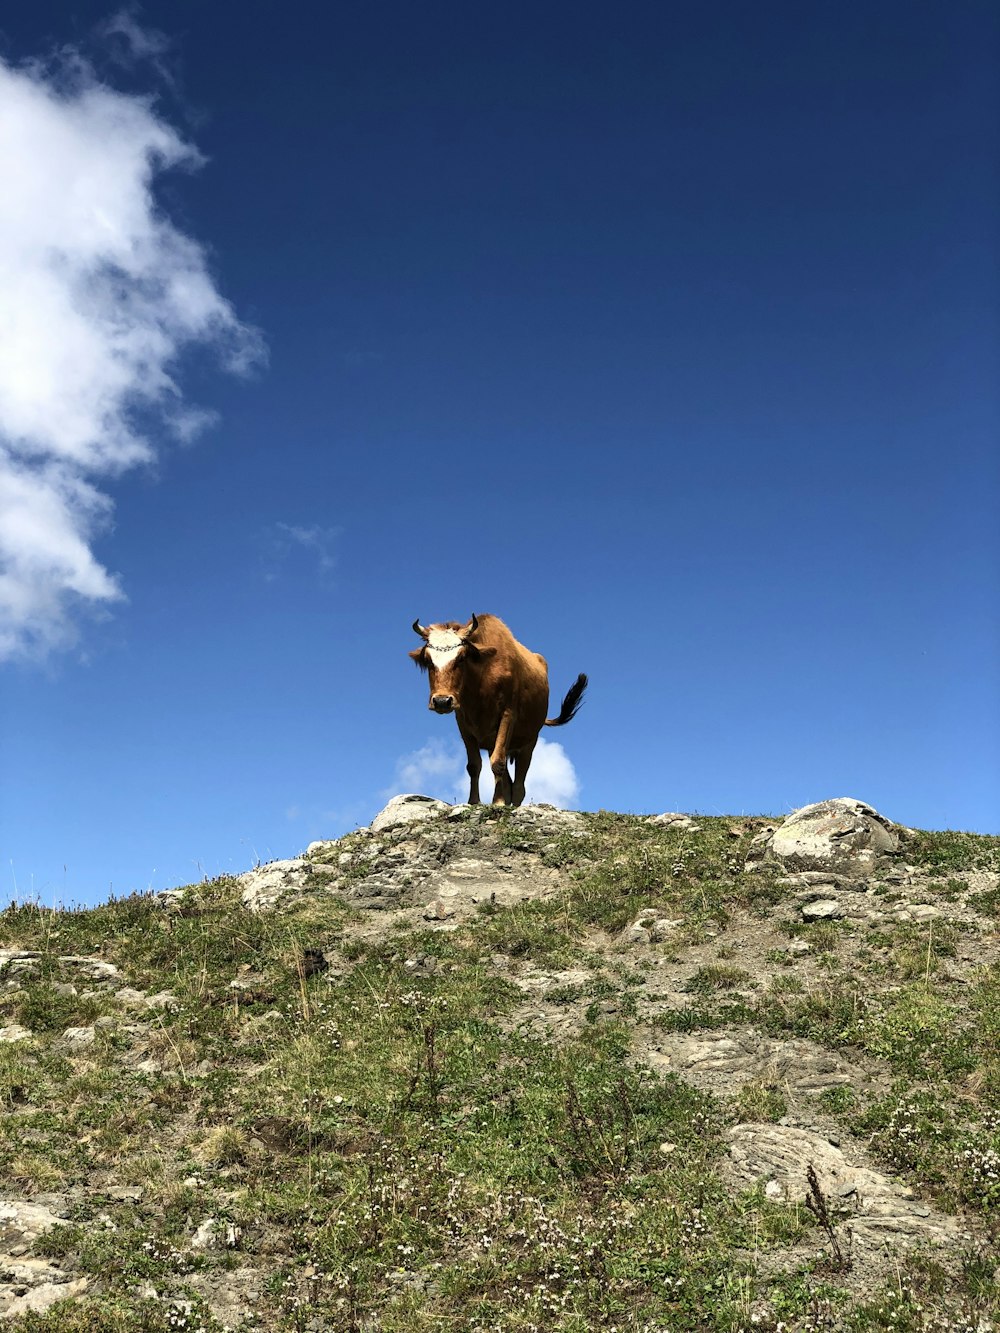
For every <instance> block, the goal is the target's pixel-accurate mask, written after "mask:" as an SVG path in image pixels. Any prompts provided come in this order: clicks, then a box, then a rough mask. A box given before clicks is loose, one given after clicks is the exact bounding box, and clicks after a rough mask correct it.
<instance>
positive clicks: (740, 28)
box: [0, 0, 1000, 903]
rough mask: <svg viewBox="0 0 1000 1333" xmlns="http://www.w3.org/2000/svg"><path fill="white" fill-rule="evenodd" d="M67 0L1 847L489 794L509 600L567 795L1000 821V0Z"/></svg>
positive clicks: (13, 556)
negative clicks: (483, 667)
mask: <svg viewBox="0 0 1000 1333" xmlns="http://www.w3.org/2000/svg"><path fill="white" fill-rule="evenodd" d="M19 9H20V12H16V13H15V12H13V11H10V12H7V13H5V15H4V18H3V22H2V26H0V57H2V60H3V70H2V73H3V78H2V80H0V174H2V176H3V178H4V196H5V198H6V200H7V202H6V204H4V205H2V206H0V277H3V278H4V281H3V282H0V351H2V352H3V353H4V355H3V356H0V462H2V463H3V468H4V471H3V475H2V477H0V558H2V560H3V566H2V577H0V651H2V653H3V658H2V661H0V726H2V748H3V764H2V770H0V874H2V875H3V876H4V877H6V878H7V879H8V881H9V882H8V884H7V885H6V886H5V887H6V889H7V890H8V892H7V894H3V893H0V898H2V897H6V896H10V894H12V893H14V892H15V891H16V892H17V893H19V894H20V895H22V896H25V895H30V894H33V895H35V896H38V897H40V898H41V899H42V900H43V901H46V902H52V901H64V902H67V903H70V902H79V903H88V902H94V901H98V900H100V899H101V898H103V897H106V896H107V894H108V893H109V892H114V893H116V894H122V893H127V892H129V891H132V890H144V889H146V888H149V887H152V888H156V889H158V888H165V887H169V886H171V885H175V884H180V883H186V882H189V881H191V880H192V879H198V878H200V877H201V876H203V875H214V874H217V873H220V872H223V871H242V870H245V869H247V868H249V866H251V865H252V864H253V863H254V862H255V861H258V860H267V859H271V858H274V857H281V856H288V855H292V854H294V853H296V852H297V851H299V850H301V849H302V848H303V847H304V846H305V845H306V844H307V843H308V842H310V841H311V840H313V839H315V838H320V837H333V836H337V835H339V834H341V833H343V832H345V831H347V830H349V829H350V828H352V827H354V826H356V825H357V824H361V823H367V822H368V821H369V820H370V819H371V817H372V815H373V814H374V813H375V812H376V810H377V809H379V808H380V806H381V805H382V804H384V801H385V799H386V797H387V795H388V794H391V793H392V792H393V791H398V790H402V789H413V788H416V789H422V790H425V791H428V792H430V793H431V794H434V795H440V796H444V797H446V798H449V799H454V798H455V794H456V792H457V791H458V792H460V790H461V785H462V784H461V769H462V762H463V761H462V758H461V751H460V746H459V745H458V743H457V742H458V737H457V732H456V730H455V727H454V723H453V722H452V721H451V720H450V719H447V718H438V717H435V716H433V715H431V714H430V713H428V711H427V709H426V701H427V700H426V686H425V682H424V680H423V679H422V678H421V677H420V676H418V674H417V672H416V671H415V670H414V669H413V666H412V664H411V662H410V661H409V660H408V658H407V656H406V654H407V651H408V650H409V649H410V648H411V647H413V646H414V643H415V642H416V640H415V639H414V636H413V635H412V632H411V630H410V625H411V622H412V621H413V619H414V617H415V616H416V617H419V618H420V619H421V620H422V621H423V622H425V623H426V622H428V621H433V620H448V619H461V620H464V619H466V618H467V617H468V616H469V615H470V614H471V613H472V612H473V611H477V612H483V611H491V612H493V613H494V614H498V615H500V616H502V617H503V618H504V619H505V620H506V621H507V622H508V623H509V624H510V626H511V628H512V629H513V630H514V632H515V634H516V635H517V636H518V637H519V638H520V639H522V640H523V641H524V642H526V643H527V644H528V645H529V646H530V647H532V648H534V649H536V650H537V651H541V652H543V653H544V654H545V655H546V657H547V658H548V659H549V665H550V676H551V682H552V692H553V696H554V706H553V711H555V707H556V706H557V703H558V700H559V699H561V697H562V695H563V693H564V692H565V691H566V689H567V688H568V687H569V685H570V684H571V682H572V681H573V680H574V679H575V677H576V675H577V674H578V673H579V672H580V671H586V672H587V673H588V674H589V675H590V678H591V686H590V692H589V697H588V700H587V703H586V706H585V707H584V709H583V710H582V712H581V713H580V715H579V717H578V718H577V719H576V720H575V721H574V722H573V723H572V725H571V726H570V727H568V728H566V729H565V730H564V731H561V732H555V733H551V739H552V742H553V746H555V745H556V744H557V745H558V747H559V748H551V747H548V748H546V750H545V751H543V752H542V753H541V754H539V756H538V759H537V761H536V774H535V775H536V783H535V796H536V799H541V798H545V797H548V798H550V799H555V800H557V801H560V802H563V803H568V804H571V805H574V806H577V807H579V808H583V809H599V808H606V809H615V810H621V811H637V812H656V811H662V810H671V809H676V810H692V811H701V812H703V813H706V814H715V813H740V812H746V813H774V814H781V813H786V812H788V811H789V810H791V809H793V808H795V807H797V806H800V805H803V804H806V803H807V802H810V801H815V800H820V799H823V798H825V797H828V796H840V795H853V796H857V797H860V798H862V799H864V800H868V801H870V802H872V803H873V804H874V805H876V806H877V807H878V808H879V809H880V810H881V811H882V812H883V813H884V814H886V815H887V816H889V817H890V818H893V819H897V820H899V821H901V822H904V823H908V824H912V825H918V826H922V827H933V828H945V827H952V828H963V829H972V830H977V831H981V832H992V833H997V832H1000V703H998V700H1000V689H998V686H1000V631H998V615H997V613H998V608H1000V526H998V522H997V513H998V509H1000V461H998V460H1000V454H998V449H997V438H998V432H997V427H998V401H997V375H996V372H997V351H998V345H1000V342H998V283H997V263H996V261H997V234H998V233H997V224H998V220H1000V208H998V199H1000V192H998V162H1000V156H998V149H1000V114H998V113H1000V92H998V87H1000V73H998V71H1000V60H998V51H1000V16H998V13H997V11H996V8H995V6H993V5H991V4H986V3H982V4H979V3H963V2H961V0H960V2H959V3H948V4H945V3H929V4H926V5H916V6H915V5H912V4H910V3H906V4H904V3H891V2H889V0H887V2H886V3H880V4H877V5H871V6H854V7H850V6H849V7H846V8H845V7H844V6H834V5H832V4H831V5H827V4H822V3H820V4H814V5H806V6H803V5H799V4H791V3H788V4H785V3H774V4H768V5H763V6H747V5H744V4H741V3H740V4H738V3H735V2H733V3H719V4H717V5H714V6H693V5H681V4H652V3H650V4H645V3H637V4H634V5H630V6H624V7H621V8H620V9H619V10H616V11H612V9H611V8H610V7H607V6H596V5H593V6H587V5H583V6H581V5H579V4H575V5H568V4H562V3H552V4H548V5H544V6H538V5H531V6H528V5H524V4H517V3H515V4H510V5H505V6H503V7H502V8H494V9H492V10H489V9H487V8H484V7H482V6H458V5H441V4H430V5H424V6H413V5H409V4H397V3H378V4H364V5H362V4H338V5H332V6H327V5H322V6H321V5H313V4H293V5H291V6H287V7H285V9H284V10H282V11H281V20H280V21H279V20H278V18H277V17H276V14H277V11H276V10H274V9H273V7H271V6H263V5H253V4H251V5H247V4H244V5H241V6H239V7H237V6H235V5H232V4H229V3H221V2H220V3H216V4H213V5H204V4H195V3H193V2H191V0H173V3H171V4H169V5H167V4H165V3H164V4H148V5H146V6H144V7H143V8H141V9H132V10H129V11H124V12H116V11H115V10H114V8H113V7H109V6H106V5H101V4H96V3H74V2H73V0H69V3H67V0H59V3H54V0H35V3H33V4H32V5H31V6H21V7H19ZM26 62H33V63H26ZM5 125H6V129H4V128H3V127H4V126H5ZM4 363H5V364H6V370H4V369H3V368H2V366H3V364H4ZM546 739H549V738H548V737H547V738H546Z"/></svg>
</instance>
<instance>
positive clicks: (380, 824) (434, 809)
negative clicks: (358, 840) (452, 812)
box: [371, 792, 451, 833]
mask: <svg viewBox="0 0 1000 1333" xmlns="http://www.w3.org/2000/svg"><path fill="white" fill-rule="evenodd" d="M450 808H451V807H450V806H448V805H447V804H446V803H445V802H444V801H436V800H434V798H433V797H432V796H418V795H416V794H415V793H413V792H410V793H407V794H405V795H402V796H394V797H393V798H392V800H391V801H390V802H389V804H388V805H387V806H385V808H384V809H382V810H380V811H379V812H378V814H377V815H376V816H375V818H374V819H373V820H372V822H371V831H372V832H373V833H384V832H385V831H386V829H391V828H398V827H399V825H400V824H415V823H418V822H419V821H420V820H423V819H434V818H436V817H437V816H438V815H443V814H445V813H447V812H448V810H449V809H450Z"/></svg>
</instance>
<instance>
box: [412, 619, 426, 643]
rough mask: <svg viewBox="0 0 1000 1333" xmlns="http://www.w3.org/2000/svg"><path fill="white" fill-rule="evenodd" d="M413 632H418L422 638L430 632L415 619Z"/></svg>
mask: <svg viewBox="0 0 1000 1333" xmlns="http://www.w3.org/2000/svg"><path fill="white" fill-rule="evenodd" d="M413 632H414V634H419V635H420V637H421V638H422V639H424V640H426V638H427V636H428V634H430V630H429V629H424V627H423V625H421V623H420V621H419V620H415V621H414V622H413Z"/></svg>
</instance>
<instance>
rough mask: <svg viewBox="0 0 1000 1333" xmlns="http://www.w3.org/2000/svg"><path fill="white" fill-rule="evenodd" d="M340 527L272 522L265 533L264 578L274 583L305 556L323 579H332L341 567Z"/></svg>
mask: <svg viewBox="0 0 1000 1333" xmlns="http://www.w3.org/2000/svg"><path fill="white" fill-rule="evenodd" d="M340 533H341V529H340V528H324V527H320V526H319V525H318V524H312V525H308V526H303V525H302V524H295V523H272V524H270V525H269V526H268V527H267V528H265V529H264V532H263V545H264V578H265V580H266V582H268V583H274V582H275V581H276V580H277V579H278V577H279V575H280V573H281V570H282V569H283V567H284V566H285V565H286V564H287V562H288V561H289V560H291V559H292V558H293V557H295V556H300V557H304V558H305V559H307V560H308V561H309V563H310V564H311V566H312V568H313V569H314V570H315V572H316V573H317V574H318V575H319V576H320V578H328V577H329V576H330V575H331V574H332V573H333V571H334V570H335V569H336V567H337V553H336V544H337V540H338V538H339V537H340Z"/></svg>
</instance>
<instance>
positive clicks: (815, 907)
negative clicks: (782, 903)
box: [802, 898, 844, 921]
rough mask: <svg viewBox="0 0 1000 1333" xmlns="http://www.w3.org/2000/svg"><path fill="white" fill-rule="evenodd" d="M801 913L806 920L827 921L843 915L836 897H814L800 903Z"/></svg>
mask: <svg viewBox="0 0 1000 1333" xmlns="http://www.w3.org/2000/svg"><path fill="white" fill-rule="evenodd" d="M802 915H803V917H804V918H805V919H806V921H829V920H832V919H834V918H836V917H840V916H843V915H844V909H843V907H842V906H841V905H840V903H838V902H837V900H836V898H814V899H813V900H812V901H811V902H807V903H803V904H802Z"/></svg>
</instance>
